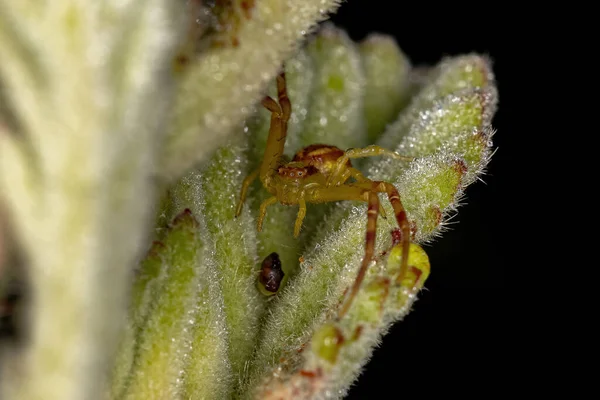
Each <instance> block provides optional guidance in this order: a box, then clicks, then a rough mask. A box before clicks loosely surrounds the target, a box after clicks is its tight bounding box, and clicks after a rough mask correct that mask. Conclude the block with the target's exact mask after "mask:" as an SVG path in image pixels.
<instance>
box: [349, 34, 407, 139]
mask: <svg viewBox="0 0 600 400" xmlns="http://www.w3.org/2000/svg"><path fill="white" fill-rule="evenodd" d="M359 50H360V55H361V60H362V64H363V66H364V67H363V68H364V70H365V75H366V78H367V79H366V87H365V100H364V102H365V105H364V115H365V120H366V124H367V136H368V138H369V142H370V143H374V142H375V140H376V139H377V138H378V137H379V136H380V135H381V134H382V133H383V131H384V130H385V127H386V125H387V124H389V123H390V122H393V120H394V119H395V117H397V116H398V113H399V112H400V110H401V109H402V108H403V107H404V106H405V105H406V103H407V101H408V100H409V95H410V94H411V89H412V86H411V81H410V71H411V63H410V60H409V59H408V58H407V57H406V55H405V54H404V53H403V52H402V51H401V50H400V48H399V47H398V46H397V44H396V41H395V40H394V38H393V37H392V36H387V35H381V34H371V35H369V36H368V37H367V38H366V39H365V40H363V41H362V42H361V43H360V44H359Z"/></svg>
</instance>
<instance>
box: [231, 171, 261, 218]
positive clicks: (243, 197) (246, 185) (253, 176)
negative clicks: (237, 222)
mask: <svg viewBox="0 0 600 400" xmlns="http://www.w3.org/2000/svg"><path fill="white" fill-rule="evenodd" d="M259 173H260V169H258V168H257V169H256V170H254V171H252V173H251V174H250V175H248V176H247V177H246V178H245V179H244V182H243V183H242V193H241V194H240V201H239V203H238V205H237V208H236V210H235V217H236V218H237V217H239V216H240V213H241V212H242V207H243V206H244V201H245V200H246V194H247V193H248V188H249V187H250V185H251V184H252V182H254V180H255V179H256V178H257V177H258V174H259Z"/></svg>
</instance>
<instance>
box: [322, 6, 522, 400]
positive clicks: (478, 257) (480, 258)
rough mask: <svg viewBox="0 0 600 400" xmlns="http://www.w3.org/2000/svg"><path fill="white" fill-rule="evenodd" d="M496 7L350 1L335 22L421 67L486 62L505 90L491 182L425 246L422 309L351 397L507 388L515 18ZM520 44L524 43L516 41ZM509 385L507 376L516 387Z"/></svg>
mask: <svg viewBox="0 0 600 400" xmlns="http://www.w3.org/2000/svg"><path fill="white" fill-rule="evenodd" d="M498 12H499V10H497V9H489V10H486V9H485V7H484V4H483V3H478V4H477V3H474V4H469V3H456V2H451V3H450V4H445V5H444V4H442V5H437V4H435V3H430V2H422V3H420V4H419V3H412V2H411V3H405V2H396V1H381V0H370V1H358V0H354V1H350V2H348V3H344V4H343V5H342V6H341V8H340V9H339V10H338V12H337V13H336V14H335V15H333V16H332V18H331V21H332V22H334V23H335V24H336V25H338V26H340V27H343V28H345V29H346V30H347V32H348V34H349V35H350V37H351V38H352V39H353V40H355V41H360V40H362V39H364V38H365V37H366V36H367V35H368V34H369V33H373V32H378V33H384V34H389V35H392V36H394V37H395V39H396V41H397V43H398V45H399V46H400V48H401V49H402V50H403V51H404V53H405V54H406V55H407V56H408V57H409V58H410V59H411V61H412V63H413V64H416V65H418V64H435V63H437V62H438V61H439V60H440V59H441V58H442V57H443V56H450V55H459V54H465V53H471V52H476V53H480V54H486V55H488V56H489V57H490V58H491V59H492V61H493V70H494V74H495V76H496V81H497V86H498V90H499V109H498V112H497V113H496V115H495V118H494V120H493V126H494V127H495V128H496V130H497V133H496V135H495V136H494V138H493V140H494V145H495V147H496V148H497V151H496V153H495V155H494V156H493V158H492V161H491V163H490V164H489V165H488V168H487V174H486V175H485V176H483V180H484V182H485V183H482V182H476V183H474V184H473V185H471V186H470V187H469V188H468V189H467V191H466V197H465V199H464V201H463V205H462V206H461V207H460V208H459V212H458V214H457V215H456V216H455V217H454V219H453V224H452V225H451V229H450V230H449V231H447V232H445V233H444V234H443V236H442V237H441V238H440V239H437V240H436V241H435V242H434V243H432V245H430V246H427V247H425V249H426V251H427V253H428V254H429V257H430V261H431V266H432V273H431V275H430V277H429V279H428V281H427V283H426V288H427V290H425V291H423V292H422V293H421V295H420V300H419V301H417V302H416V303H415V306H414V310H413V312H412V313H411V314H409V316H408V317H406V319H405V320H404V321H402V322H399V323H397V324H395V325H394V327H393V328H392V329H391V331H390V332H389V334H388V335H387V336H385V337H384V339H383V342H382V344H381V346H380V347H379V348H378V349H376V350H375V353H374V355H373V358H372V359H371V361H370V363H369V364H368V365H367V367H366V368H365V371H364V372H363V374H362V375H361V376H360V377H359V379H358V381H357V382H356V383H355V385H354V386H353V387H352V389H351V391H350V393H349V396H348V398H349V399H359V398H366V397H372V396H377V397H378V398H381V397H383V398H401V397H405V396H406V395H408V394H409V393H418V395H419V396H427V395H431V394H434V393H436V394H438V392H439V394H440V395H442V396H447V395H449V394H455V395H461V396H464V395H467V394H469V393H470V394H475V395H482V394H487V393H490V392H495V391H496V389H500V388H501V387H503V386H505V384H506V380H507V376H506V373H505V372H506V371H505V369H506V364H507V360H506V357H507V353H508V351H507V350H508V346H509V342H508V340H507V339H506V337H507V334H508V331H509V330H510V329H511V325H510V324H509V323H507V315H508V312H507V310H506V307H507V291H506V287H505V279H506V276H507V274H508V273H507V266H508V265H509V264H508V263H507V260H508V256H509V255H510V254H511V248H510V247H509V246H508V245H507V243H508V238H507V237H506V233H505V232H506V229H505V227H506V226H507V225H510V224H512V223H513V222H514V221H512V220H511V219H510V218H511V213H510V207H509V206H508V204H509V201H510V199H509V198H508V196H507V193H508V192H509V176H511V175H512V174H511V171H512V170H513V169H514V168H515V166H514V165H512V164H511V162H510V160H511V159H512V156H513V154H512V149H511V146H510V143H511V136H510V135H511V127H510V125H511V124H510V122H508V119H509V118H510V117H509V116H510V115H511V109H514V107H515V106H514V104H515V101H514V100H515V97H516V96H517V95H518V94H517V92H516V90H514V89H512V88H511V86H510V85H511V81H512V80H511V79H510V76H509V75H511V72H510V69H511V65H510V64H509V63H510V60H511V58H512V57H511V54H510V52H509V51H508V49H509V48H510V49H513V50H514V49H515V48H516V46H514V44H515V42H514V41H512V42H511V39H510V37H509V35H507V34H506V33H507V31H509V30H511V29H513V28H514V27H515V26H516V25H518V24H517V23H516V21H515V17H514V16H511V17H510V18H511V19H512V20H511V19H508V20H507V19H503V20H502V24H499V23H496V22H495V20H494V17H496V18H498V15H495V16H494V15H493V14H494V13H496V14H497V13H498ZM516 40H517V41H518V40H519V39H516ZM509 379H510V378H508V380H509Z"/></svg>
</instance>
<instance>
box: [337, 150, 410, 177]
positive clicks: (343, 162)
mask: <svg viewBox="0 0 600 400" xmlns="http://www.w3.org/2000/svg"><path fill="white" fill-rule="evenodd" d="M375 156H387V157H392V158H395V159H397V160H404V161H414V157H407V156H403V155H401V154H398V153H396V152H395V151H391V150H388V149H386V148H384V147H381V146H377V145H371V146H367V147H364V148H360V149H349V150H346V152H344V155H343V156H341V157H340V158H338V159H337V161H336V166H335V167H334V168H333V171H332V172H331V175H329V177H328V179H327V186H336V185H340V184H343V183H344V182H345V181H346V179H348V172H349V171H348V167H347V163H348V160H349V159H351V158H365V157H375ZM351 169H352V170H354V171H356V170H355V169H354V168H351ZM354 175H357V174H356V172H353V173H352V176H353V177H354ZM358 176H360V177H362V175H361V174H360V172H359V173H358ZM354 178H355V179H356V177H354ZM358 180H359V179H357V181H358ZM365 180H366V179H365Z"/></svg>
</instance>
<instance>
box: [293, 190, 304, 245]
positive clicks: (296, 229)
mask: <svg viewBox="0 0 600 400" xmlns="http://www.w3.org/2000/svg"><path fill="white" fill-rule="evenodd" d="M298 205H299V206H300V208H299V209H298V216H297V217H296V223H295V224H294V237H295V238H297V237H298V236H300V228H302V222H303V221H304V217H306V201H305V200H304V193H302V194H301V195H300V199H298Z"/></svg>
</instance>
